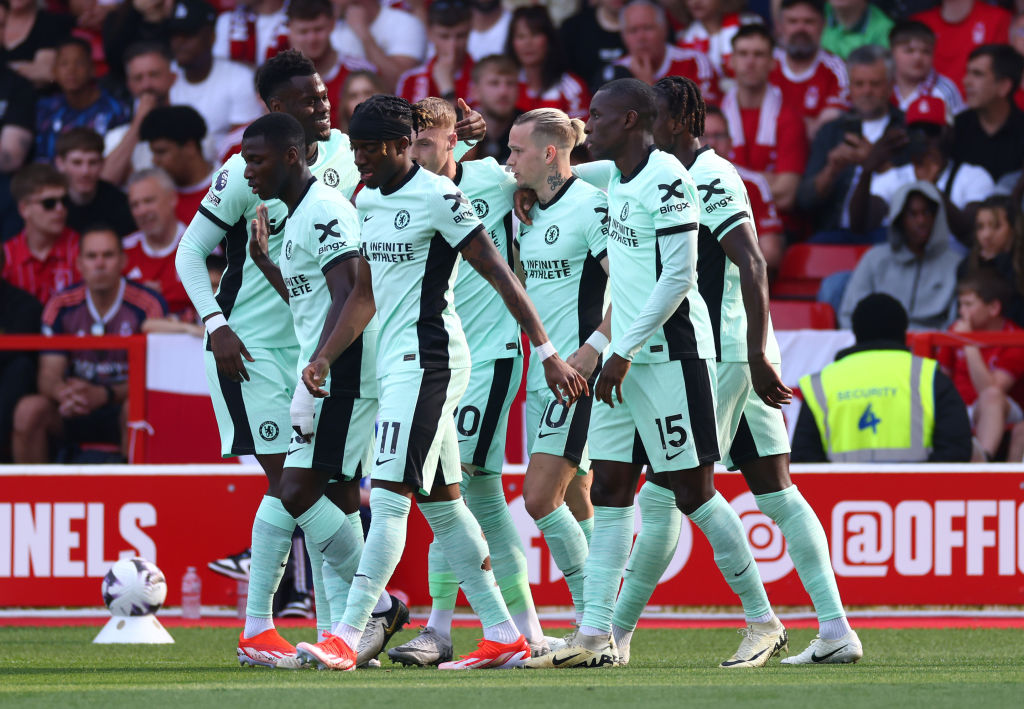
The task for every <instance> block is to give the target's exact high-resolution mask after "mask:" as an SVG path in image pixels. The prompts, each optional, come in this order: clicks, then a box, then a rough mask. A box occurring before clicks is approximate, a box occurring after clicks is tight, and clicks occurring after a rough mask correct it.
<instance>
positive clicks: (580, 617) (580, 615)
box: [575, 610, 583, 628]
mask: <svg viewBox="0 0 1024 709" xmlns="http://www.w3.org/2000/svg"><path fill="white" fill-rule="evenodd" d="M575 615H576V627H577V628H578V627H580V623H582V622H583V611H579V610H578V611H576V612H575Z"/></svg>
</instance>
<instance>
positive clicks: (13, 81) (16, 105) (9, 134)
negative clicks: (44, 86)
mask: <svg viewBox="0 0 1024 709" xmlns="http://www.w3.org/2000/svg"><path fill="white" fill-rule="evenodd" d="M8 14H9V13H8V0H0V32H2V31H3V29H4V27H5V26H6V23H7V17H8ZM6 58H7V61H3V62H0V173H3V174H4V175H9V174H11V173H12V172H14V171H16V170H18V169H19V168H21V166H22V165H24V164H25V160H26V159H27V158H28V154H29V151H30V150H31V149H32V134H33V132H34V131H35V128H36V93H35V91H34V90H33V88H32V84H31V83H30V82H29V81H28V80H27V79H25V78H24V77H23V76H21V74H18V73H17V72H15V71H12V69H11V62H10V57H9V56H8V57H6ZM4 191H5V192H6V191H7V186H6V184H5V185H4Z"/></svg>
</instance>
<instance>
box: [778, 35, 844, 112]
mask: <svg viewBox="0 0 1024 709" xmlns="http://www.w3.org/2000/svg"><path fill="white" fill-rule="evenodd" d="M785 56H786V53H785V52H784V51H783V50H781V49H776V50H775V68H774V69H772V74H771V77H770V78H769V79H768V81H770V82H771V83H773V84H775V85H776V86H778V87H779V88H780V89H782V101H783V103H784V104H785V105H786V106H788V107H790V108H795V109H797V110H799V111H800V113H801V114H803V116H804V117H805V118H817V117H818V115H819V114H820V113H821V112H822V111H823V110H825V109H826V108H845V107H846V103H847V91H848V90H849V86H850V82H849V80H848V79H847V76H846V67H845V66H844V65H843V60H842V59H840V58H839V57H837V56H835V55H834V54H830V53H828V52H826V51H825V50H823V49H822V50H819V51H818V56H817V57H815V59H814V64H812V65H811V68H810V69H808V70H806V71H804V72H803V73H800V74H797V73H794V72H792V71H790V70H789V68H788V67H787V66H786V62H785Z"/></svg>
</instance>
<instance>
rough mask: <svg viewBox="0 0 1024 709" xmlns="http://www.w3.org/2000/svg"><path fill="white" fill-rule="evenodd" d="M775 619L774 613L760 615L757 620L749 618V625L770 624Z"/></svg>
mask: <svg viewBox="0 0 1024 709" xmlns="http://www.w3.org/2000/svg"><path fill="white" fill-rule="evenodd" d="M774 617H775V613H774V612H772V611H768V612H767V613H765V614H764V615H759V616H757V617H756V618H747V623H768V622H770V621H771V619H772V618H774Z"/></svg>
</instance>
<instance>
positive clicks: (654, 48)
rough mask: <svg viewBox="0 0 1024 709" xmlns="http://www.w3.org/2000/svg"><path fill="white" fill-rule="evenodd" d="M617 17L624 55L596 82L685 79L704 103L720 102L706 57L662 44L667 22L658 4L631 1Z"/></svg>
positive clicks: (719, 92) (712, 70) (715, 81)
mask: <svg viewBox="0 0 1024 709" xmlns="http://www.w3.org/2000/svg"><path fill="white" fill-rule="evenodd" d="M620 17H621V18H622V41H623V43H624V44H625V45H626V52H627V54H626V56H624V57H622V58H621V59H618V60H616V61H615V62H614V63H613V64H612V66H611V67H607V68H606V71H605V73H604V75H603V76H602V80H601V82H600V83H604V82H605V81H610V80H611V79H617V78H620V77H624V76H632V77H635V78H637V79H640V80H641V81H645V82H647V83H648V84H653V83H654V82H655V81H657V80H658V79H660V78H662V77H663V76H685V77H687V78H690V79H693V80H694V81H696V82H697V85H698V86H700V92H701V94H703V96H704V100H705V101H706V102H707V103H709V104H711V105H717V104H718V102H719V101H721V100H722V92H721V89H720V88H719V85H718V75H717V74H716V73H715V67H714V65H713V64H712V63H711V61H710V60H709V59H708V58H707V56H705V55H704V54H702V53H700V52H695V51H693V50H692V49H683V48H682V47H677V46H675V45H674V44H669V43H668V42H667V41H666V40H667V39H668V30H669V28H668V21H667V20H666V19H665V11H664V10H663V9H662V7H661V6H660V5H658V4H657V3H655V2H653V1H652V0H633V2H631V3H629V4H628V5H626V7H624V8H622V13H621V15H620Z"/></svg>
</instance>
